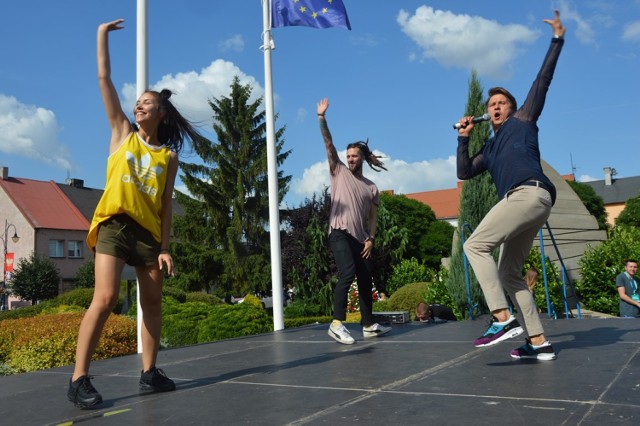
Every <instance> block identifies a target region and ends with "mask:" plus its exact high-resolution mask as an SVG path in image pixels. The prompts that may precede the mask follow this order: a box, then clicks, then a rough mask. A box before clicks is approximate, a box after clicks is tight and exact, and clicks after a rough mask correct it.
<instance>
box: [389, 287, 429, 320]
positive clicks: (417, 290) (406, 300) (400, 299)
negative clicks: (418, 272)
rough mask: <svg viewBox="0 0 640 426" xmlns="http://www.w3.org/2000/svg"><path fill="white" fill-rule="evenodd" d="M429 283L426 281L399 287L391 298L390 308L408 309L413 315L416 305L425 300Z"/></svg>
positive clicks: (396, 309)
mask: <svg viewBox="0 0 640 426" xmlns="http://www.w3.org/2000/svg"><path fill="white" fill-rule="evenodd" d="M428 285H429V284H428V283H426V282H418V283H411V284H406V285H404V286H403V287H401V288H399V289H398V290H397V291H396V292H395V293H393V294H392V295H391V297H390V298H389V307H390V310H391V311H408V312H410V313H411V314H412V315H413V313H414V312H415V309H416V305H417V304H418V303H420V302H422V301H423V300H424V295H425V293H426V291H427V288H428Z"/></svg>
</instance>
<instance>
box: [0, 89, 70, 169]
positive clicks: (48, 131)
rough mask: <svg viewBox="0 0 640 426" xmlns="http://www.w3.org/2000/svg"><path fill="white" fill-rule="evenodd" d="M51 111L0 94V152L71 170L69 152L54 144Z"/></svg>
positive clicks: (55, 134) (55, 132)
mask: <svg viewBox="0 0 640 426" xmlns="http://www.w3.org/2000/svg"><path fill="white" fill-rule="evenodd" d="M59 132H60V126H59V125H58V122H57V120H56V116H55V114H54V113H53V111H51V110H48V109H45V108H41V107H37V106H35V105H26V104H23V103H21V102H19V101H18V100H17V99H16V98H14V97H13V96H5V95H3V94H0V152H6V153H10V154H15V155H22V156H24V157H27V158H31V159H34V160H37V161H39V162H42V163H46V164H51V165H54V166H57V167H60V168H62V169H67V170H69V169H71V162H70V158H71V155H70V153H69V149H68V147H67V146H66V145H63V144H61V143H60V142H59V141H58V133H59Z"/></svg>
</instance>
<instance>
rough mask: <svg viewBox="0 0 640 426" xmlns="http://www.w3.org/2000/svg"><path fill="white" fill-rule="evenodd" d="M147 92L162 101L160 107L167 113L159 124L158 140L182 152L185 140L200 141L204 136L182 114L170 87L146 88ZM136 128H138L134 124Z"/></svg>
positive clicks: (177, 151)
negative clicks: (174, 101) (173, 98)
mask: <svg viewBox="0 0 640 426" xmlns="http://www.w3.org/2000/svg"><path fill="white" fill-rule="evenodd" d="M145 93H150V94H152V95H154V96H155V97H156V98H157V99H158V100H159V101H160V109H161V110H164V111H165V112H166V115H165V116H164V118H163V119H162V121H161V122H160V124H159V125H158V141H159V142H160V143H161V144H162V145H166V146H168V147H169V149H171V151H174V152H176V153H178V154H179V153H180V151H182V148H183V146H184V141H185V140H188V141H190V142H193V141H198V140H200V139H202V138H203V136H202V135H201V134H200V132H198V131H197V130H196V126H195V125H194V124H193V123H192V122H191V121H189V120H187V119H186V118H184V117H183V116H182V114H180V112H179V111H178V110H177V109H176V107H175V106H173V104H172V103H171V101H170V100H169V98H170V97H171V95H173V92H172V91H171V90H169V89H162V90H161V91H160V92H156V91H155V90H146V91H145ZM134 128H137V126H135V124H134Z"/></svg>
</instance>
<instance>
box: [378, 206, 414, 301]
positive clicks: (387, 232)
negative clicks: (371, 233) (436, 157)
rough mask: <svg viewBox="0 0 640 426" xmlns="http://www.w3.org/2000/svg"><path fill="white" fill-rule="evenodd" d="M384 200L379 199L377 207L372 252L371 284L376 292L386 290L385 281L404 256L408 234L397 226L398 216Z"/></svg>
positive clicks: (404, 229) (405, 229)
mask: <svg viewBox="0 0 640 426" xmlns="http://www.w3.org/2000/svg"><path fill="white" fill-rule="evenodd" d="M385 200H386V198H385V197H382V196H381V198H380V205H379V206H378V227H377V232H376V239H375V245H374V251H373V262H374V270H373V282H374V285H375V286H376V289H377V290H380V291H382V290H384V291H388V290H387V288H386V287H387V281H388V280H389V277H390V275H391V273H392V271H393V267H394V265H396V264H398V263H399V262H400V261H401V260H402V259H403V256H404V253H405V251H406V247H407V243H408V242H409V232H408V231H407V228H404V227H401V226H400V225H398V215H397V214H393V213H391V212H390V211H389V209H388V208H387V203H386V202H385Z"/></svg>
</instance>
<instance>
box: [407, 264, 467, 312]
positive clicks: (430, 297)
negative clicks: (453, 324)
mask: <svg viewBox="0 0 640 426" xmlns="http://www.w3.org/2000/svg"><path fill="white" fill-rule="evenodd" d="M445 274H446V270H445V269H444V268H442V269H441V270H440V274H438V275H436V276H435V277H434V280H433V282H430V283H429V284H427V290H426V291H425V293H424V295H423V301H424V302H425V303H426V304H428V305H430V304H434V303H438V304H440V305H444V306H447V307H449V308H451V310H452V311H453V313H454V314H455V316H456V318H458V319H463V318H465V315H464V313H462V312H460V309H459V308H458V306H457V305H456V304H455V303H454V302H453V298H452V297H451V294H450V293H449V289H448V288H447V279H446V276H444V275H445ZM411 312H412V314H413V312H414V311H411Z"/></svg>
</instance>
